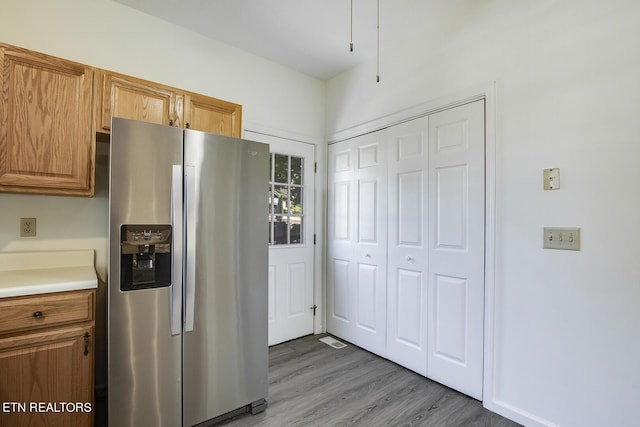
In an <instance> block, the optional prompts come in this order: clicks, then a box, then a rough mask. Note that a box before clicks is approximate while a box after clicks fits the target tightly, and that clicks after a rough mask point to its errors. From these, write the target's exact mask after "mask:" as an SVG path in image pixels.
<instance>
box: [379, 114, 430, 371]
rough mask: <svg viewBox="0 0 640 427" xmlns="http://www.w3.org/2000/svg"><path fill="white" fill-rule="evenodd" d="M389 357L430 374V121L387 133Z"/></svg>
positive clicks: (405, 126)
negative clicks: (428, 270) (428, 268)
mask: <svg viewBox="0 0 640 427" xmlns="http://www.w3.org/2000/svg"><path fill="white" fill-rule="evenodd" d="M387 141H388V144H389V147H388V151H387V153H388V154H387V158H388V171H389V177H388V183H389V184H388V190H389V191H388V206H389V208H388V212H389V217H388V219H389V221H388V228H389V230H388V236H389V239H388V262H387V270H388V274H387V357H388V358H389V359H390V360H393V361H394V362H396V363H398V364H400V365H402V366H404V367H407V368H409V369H412V370H414V371H416V372H418V373H420V374H422V375H425V376H426V375H427V283H428V278H427V267H428V264H429V245H428V239H427V236H428V216H427V215H428V200H429V193H428V192H429V185H428V167H429V165H428V160H429V138H428V119H427V117H423V118H420V119H416V120H411V121H410V122H407V123H403V124H400V125H396V126H393V127H390V128H388V129H387Z"/></svg>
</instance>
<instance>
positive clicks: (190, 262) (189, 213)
mask: <svg viewBox="0 0 640 427" xmlns="http://www.w3.org/2000/svg"><path fill="white" fill-rule="evenodd" d="M185 178H186V190H185V191H186V195H185V196H186V197H185V199H186V202H185V204H186V207H187V210H186V221H187V243H186V246H187V252H186V253H187V256H186V280H185V282H186V287H185V310H184V313H185V316H184V331H185V332H191V331H193V322H194V317H195V313H194V311H195V301H196V207H197V191H196V180H195V179H196V178H195V167H194V166H185Z"/></svg>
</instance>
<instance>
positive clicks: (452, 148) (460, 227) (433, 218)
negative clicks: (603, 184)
mask: <svg viewBox="0 0 640 427" xmlns="http://www.w3.org/2000/svg"><path fill="white" fill-rule="evenodd" d="M429 141H430V145H429V147H430V153H429V178H430V192H431V194H432V200H433V202H432V204H431V207H430V210H429V218H430V225H429V228H430V230H431V235H430V243H429V246H430V251H429V333H428V336H429V344H428V347H429V351H428V371H427V376H428V377H429V378H432V379H434V380H436V381H438V382H441V383H443V384H445V385H448V386H449V387H451V388H454V389H456V390H458V391H461V392H462V393H465V394H468V395H469V396H472V397H474V398H476V399H480V400H481V399H482V379H483V378H482V377H483V333H484V323H483V322H484V209H485V206H484V178H485V174H484V101H476V102H473V103H470V104H466V105H463V106H460V107H456V108H453V109H450V110H445V111H441V112H439V113H436V114H433V115H431V116H429Z"/></svg>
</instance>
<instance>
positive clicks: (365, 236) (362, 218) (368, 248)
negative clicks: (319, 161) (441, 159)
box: [352, 131, 387, 356]
mask: <svg viewBox="0 0 640 427" xmlns="http://www.w3.org/2000/svg"><path fill="white" fill-rule="evenodd" d="M353 144H354V152H355V154H356V159H355V163H356V164H355V170H354V185H355V202H356V203H355V206H356V209H357V212H355V214H354V218H355V220H356V224H355V227H356V231H355V232H356V241H355V245H354V261H355V262H356V265H357V267H356V283H357V284H356V287H355V289H356V293H355V295H354V299H353V300H352V303H353V310H354V312H355V313H356V322H355V326H356V328H355V339H354V344H357V345H359V346H360V347H363V348H365V349H367V350H369V351H371V352H373V353H376V354H379V355H381V356H385V353H386V349H385V340H386V315H387V314H386V311H387V310H386V281H387V270H386V267H387V164H386V156H385V153H386V148H385V132H384V131H379V132H374V133H372V134H368V135H363V136H360V137H358V138H354V139H353Z"/></svg>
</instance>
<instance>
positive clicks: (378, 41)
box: [376, 0, 380, 83]
mask: <svg viewBox="0 0 640 427" xmlns="http://www.w3.org/2000/svg"><path fill="white" fill-rule="evenodd" d="M377 20H378V21H377V33H376V37H377V43H376V82H377V83H380V0H378V17H377Z"/></svg>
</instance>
